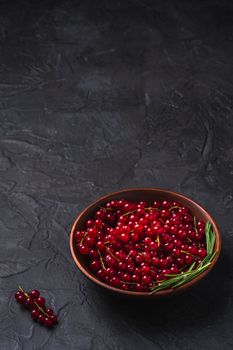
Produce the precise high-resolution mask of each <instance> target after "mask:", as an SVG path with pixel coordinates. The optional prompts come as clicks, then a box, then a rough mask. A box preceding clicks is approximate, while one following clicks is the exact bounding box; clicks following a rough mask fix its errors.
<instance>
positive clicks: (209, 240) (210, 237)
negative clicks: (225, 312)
mask: <svg viewBox="0 0 233 350" xmlns="http://www.w3.org/2000/svg"><path fill="white" fill-rule="evenodd" d="M205 235H206V250H207V255H206V257H205V258H204V259H203V260H202V262H201V263H200V264H199V265H198V267H197V268H196V269H195V270H194V266H195V262H193V264H192V265H191V266H190V268H189V269H188V270H187V271H185V272H181V273H180V274H177V275H171V274H169V275H166V276H168V277H171V278H170V279H168V280H165V281H163V282H161V283H155V285H154V286H153V287H152V288H151V294H153V293H156V292H158V291H160V290H164V289H170V288H178V287H180V286H182V285H183V284H185V283H187V282H189V281H191V280H193V279H194V278H196V277H197V276H198V275H200V274H201V273H203V272H204V271H205V270H207V269H208V267H209V266H210V265H211V263H212V260H213V259H214V257H215V255H216V253H217V252H216V251H214V248H215V241H216V236H215V233H214V231H213V228H212V225H211V223H210V222H207V223H206V228H205Z"/></svg>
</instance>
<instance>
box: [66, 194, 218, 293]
mask: <svg viewBox="0 0 233 350" xmlns="http://www.w3.org/2000/svg"><path fill="white" fill-rule="evenodd" d="M135 191H154V192H164V193H165V194H169V195H175V196H178V197H179V198H181V199H183V200H185V201H188V202H189V203H194V205H195V206H196V207H197V208H198V209H199V210H200V211H202V212H204V213H205V215H206V216H207V217H208V221H210V222H211V223H212V225H213V230H214V232H215V235H216V243H215V245H216V255H215V257H214V259H213V260H212V263H211V265H210V266H209V267H208V268H207V269H206V270H205V271H204V272H203V273H201V274H200V275H198V276H197V277H195V278H194V279H193V280H191V281H189V282H187V283H185V284H183V285H182V286H180V287H178V288H176V289H173V288H169V289H166V290H161V291H159V292H156V293H154V294H153V293H151V292H134V291H126V290H123V289H119V288H115V287H113V286H111V285H109V284H107V283H104V282H102V281H101V280H99V279H98V278H97V277H95V276H93V275H92V274H90V273H89V272H88V271H87V270H86V269H85V268H84V267H83V266H82V264H81V263H80V262H79V259H78V257H77V254H76V252H75V249H74V232H75V230H76V226H77V223H78V221H79V220H80V218H81V217H82V216H83V215H84V214H85V213H87V212H88V211H89V210H90V209H92V208H94V207H95V206H96V205H97V204H98V203H99V202H101V201H105V200H107V199H109V198H110V197H113V196H118V195H121V194H122V195H123V194H124V193H128V192H135ZM69 241H70V250H71V255H72V257H73V260H74V262H75V264H76V265H77V266H78V268H79V270H80V271H81V272H82V273H83V274H84V275H85V276H86V277H87V278H88V279H89V280H91V281H92V282H94V283H96V284H98V285H100V286H101V287H103V288H105V289H108V290H110V291H113V292H115V293H118V294H121V295H128V296H135V297H137V296H138V297H157V296H165V295H172V294H176V293H178V292H179V291H181V290H184V289H186V288H189V287H191V286H192V285H194V284H196V283H197V282H199V281H200V280H202V279H203V278H204V277H205V276H206V275H207V274H208V273H209V272H210V271H211V270H212V269H213V267H214V265H215V264H216V262H217V260H218V258H219V255H220V251H221V235H220V230H219V227H218V225H217V223H216V221H215V219H214V218H213V217H212V215H211V214H210V213H209V212H208V211H207V210H206V209H205V208H203V207H202V206H201V204H199V203H198V202H196V201H195V200H193V199H191V198H190V197H188V196H186V195H184V194H181V193H179V192H175V191H170V190H166V189H163V188H159V187H134V188H126V189H122V190H119V191H114V192H111V193H108V194H106V195H104V196H101V197H98V198H97V199H96V200H95V201H93V202H92V203H91V204H89V205H88V206H87V207H85V208H84V209H83V210H82V211H81V212H80V213H79V215H78V216H77V218H76V220H75V221H74V223H73V225H72V228H71V232H70V240H69Z"/></svg>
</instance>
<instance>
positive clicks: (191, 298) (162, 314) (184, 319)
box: [103, 253, 231, 334]
mask: <svg viewBox="0 0 233 350" xmlns="http://www.w3.org/2000/svg"><path fill="white" fill-rule="evenodd" d="M228 259H229V257H227V256H226V255H225V254H224V253H222V254H221V258H220V260H219V262H218V264H217V266H216V268H215V269H214V270H213V271H212V272H211V273H210V274H209V275H208V276H207V277H206V278H205V280H203V281H201V282H200V283H199V284H198V285H197V286H194V287H193V288H191V289H190V290H188V291H186V292H184V293H183V294H179V295H177V296H175V295H174V296H172V297H164V298H162V299H155V300H153V299H152V300H151V299H149V300H130V299H126V298H124V297H119V296H116V295H110V294H104V295H105V305H106V309H105V311H106V312H109V310H108V311H107V309H109V308H111V311H112V314H113V315H114V317H115V318H116V319H118V318H119V320H122V321H123V322H125V323H127V324H128V325H129V327H130V328H133V329H135V330H137V329H140V332H141V333H143V332H145V333H147V334H148V332H149V333H150V332H151V331H153V332H154V330H155V329H156V328H157V329H158V328H159V329H166V328H167V329H168V328H170V329H173V330H179V329H181V328H182V329H186V328H189V327H191V328H192V327H195V325H197V324H198V325H199V326H200V327H205V326H206V325H207V324H209V323H210V321H211V322H213V320H214V319H215V318H216V320H218V319H220V317H221V315H222V313H223V312H224V310H225V308H226V304H227V302H228V300H229V297H230V295H231V290H230V288H228V286H227V284H228V283H229V282H227V281H229V280H230V278H229V279H228V275H229V274H230V273H231V272H230V268H229V266H230V263H229V261H228ZM103 312H104V310H103Z"/></svg>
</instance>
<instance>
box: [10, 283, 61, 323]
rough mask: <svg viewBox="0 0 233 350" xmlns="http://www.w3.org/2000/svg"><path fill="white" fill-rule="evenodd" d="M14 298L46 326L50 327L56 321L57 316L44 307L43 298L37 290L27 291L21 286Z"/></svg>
mask: <svg viewBox="0 0 233 350" xmlns="http://www.w3.org/2000/svg"><path fill="white" fill-rule="evenodd" d="M15 299H16V300H17V302H18V303H19V304H21V305H24V306H26V307H28V308H29V310H31V316H32V318H33V319H34V320H35V321H38V322H39V323H41V324H43V325H44V326H47V327H52V326H54V324H55V323H57V316H56V315H54V313H53V310H52V309H48V308H46V307H45V299H44V298H43V297H41V296H40V292H39V291H38V290H32V291H31V292H29V293H27V292H25V291H24V290H23V288H22V287H19V291H18V292H16V293H15Z"/></svg>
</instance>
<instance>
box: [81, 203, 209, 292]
mask: <svg viewBox="0 0 233 350" xmlns="http://www.w3.org/2000/svg"><path fill="white" fill-rule="evenodd" d="M75 244H76V247H77V249H78V251H79V252H80V253H81V254H83V255H86V256H87V260H88V264H89V267H90V269H91V270H92V271H93V273H94V274H95V275H96V276H98V278H99V279H101V280H102V281H104V282H105V283H107V284H109V285H111V286H114V287H116V288H120V289H123V290H130V291H137V292H149V291H150V290H151V289H152V288H153V286H155V284H158V283H160V282H162V281H164V280H167V279H169V278H171V277H172V275H176V274H179V273H181V272H183V271H187V270H188V269H189V268H190V266H191V265H195V266H198V265H199V264H200V263H201V261H202V260H203V259H204V258H205V257H206V254H207V253H206V240H205V223H204V222H202V221H197V220H196V218H195V216H194V215H193V214H192V213H191V211H190V209H189V208H187V207H185V206H183V205H181V204H180V203H177V202H168V201H161V202H157V201H156V202H154V203H152V204H149V203H146V202H144V201H141V202H137V203H135V202H130V201H127V200H124V199H122V200H112V201H111V202H108V203H106V205H105V206H104V207H100V208H98V210H97V211H96V212H95V215H94V216H93V218H91V219H90V220H88V221H87V222H86V225H85V228H84V229H83V230H82V231H76V232H75Z"/></svg>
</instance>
